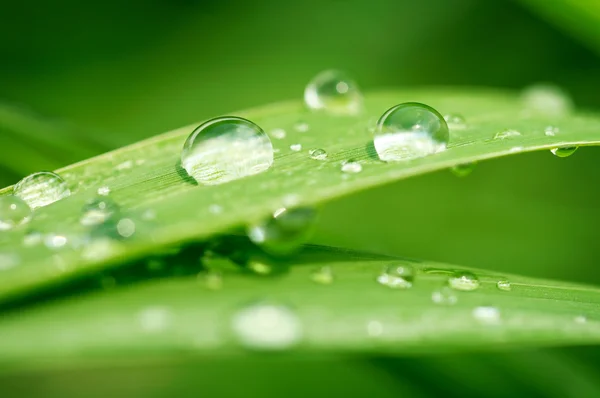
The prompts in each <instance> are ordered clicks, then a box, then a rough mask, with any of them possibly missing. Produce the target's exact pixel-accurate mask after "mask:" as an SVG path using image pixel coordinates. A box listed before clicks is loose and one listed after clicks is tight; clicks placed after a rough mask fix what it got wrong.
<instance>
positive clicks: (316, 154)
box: [308, 148, 327, 160]
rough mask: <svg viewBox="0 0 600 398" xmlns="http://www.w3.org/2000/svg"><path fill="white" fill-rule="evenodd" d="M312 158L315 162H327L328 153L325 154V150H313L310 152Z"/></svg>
mask: <svg viewBox="0 0 600 398" xmlns="http://www.w3.org/2000/svg"><path fill="white" fill-rule="evenodd" d="M308 154H309V155H310V157H311V159H315V160H326V159H327V152H325V150H324V149H320V148H319V149H311V150H310V152H309V153H308Z"/></svg>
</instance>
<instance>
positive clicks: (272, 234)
mask: <svg viewBox="0 0 600 398" xmlns="http://www.w3.org/2000/svg"><path fill="white" fill-rule="evenodd" d="M316 216H317V212H316V211H315V210H314V209H311V208H307V207H299V208H290V209H288V208H285V207H282V208H280V209H278V210H276V211H275V212H274V213H273V216H272V217H271V218H269V219H268V220H265V221H263V222H260V223H258V224H256V225H253V226H250V227H249V228H248V237H249V238H250V240H251V241H252V242H254V243H255V244H257V245H258V246H260V248H261V249H263V250H264V251H266V252H267V253H270V254H274V255H287V254H291V253H294V252H296V251H298V250H299V249H300V248H301V246H302V245H303V244H304V243H306V242H307V241H308V239H309V237H310V236H311V234H312V232H313V229H314V225H315V222H316Z"/></svg>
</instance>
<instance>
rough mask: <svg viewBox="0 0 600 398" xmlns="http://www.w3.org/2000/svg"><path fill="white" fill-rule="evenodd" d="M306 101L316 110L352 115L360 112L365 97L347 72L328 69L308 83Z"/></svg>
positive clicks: (305, 94)
mask: <svg viewBox="0 0 600 398" xmlns="http://www.w3.org/2000/svg"><path fill="white" fill-rule="evenodd" d="M304 102H305V103H306V106H307V107H308V108H309V109H311V110H314V111H320V110H322V111H326V112H328V113H330V114H334V115H336V114H337V115H344V114H346V115H352V114H356V113H358V112H360V110H361V108H362V102H363V98H362V94H361V92H360V89H359V88H358V85H357V84H356V83H355V82H354V80H352V79H351V78H350V77H349V76H348V75H347V74H346V73H344V72H342V71H338V70H326V71H323V72H321V73H319V74H318V75H317V76H315V77H314V78H313V79H312V80H311V81H310V82H309V83H308V85H307V86H306V89H305V90H304Z"/></svg>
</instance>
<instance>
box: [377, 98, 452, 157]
mask: <svg viewBox="0 0 600 398" xmlns="http://www.w3.org/2000/svg"><path fill="white" fill-rule="evenodd" d="M448 140H449V132H448V125H447V124H446V121H445V120H444V118H443V117H442V115H440V114H439V112H438V111H436V110H435V109H433V108H432V107H430V106H427V105H425V104H420V103H417V102H407V103H404V104H400V105H396V106H394V107H392V108H390V109H389V110H388V111H387V112H385V113H384V114H383V116H381V118H380V119H379V121H378V122H377V131H376V132H375V137H374V139H373V145H374V146H375V150H376V151H377V154H378V155H379V158H380V159H381V160H383V161H384V162H391V161H400V160H410V159H414V158H419V157H423V156H427V155H431V154H433V153H436V152H440V151H443V150H444V149H446V145H447V144H448Z"/></svg>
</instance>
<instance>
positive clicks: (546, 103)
mask: <svg viewBox="0 0 600 398" xmlns="http://www.w3.org/2000/svg"><path fill="white" fill-rule="evenodd" d="M522 99H523V103H524V105H525V107H526V108H527V109H528V110H531V111H534V112H538V113H542V114H545V115H548V116H562V115H565V114H567V113H569V112H570V111H571V109H572V108H573V101H572V100H571V98H570V97H569V95H568V94H567V93H566V92H565V91H564V90H563V89H561V88H560V87H557V86H554V85H551V84H536V85H533V86H530V87H528V88H526V89H525V90H523V94H522Z"/></svg>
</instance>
